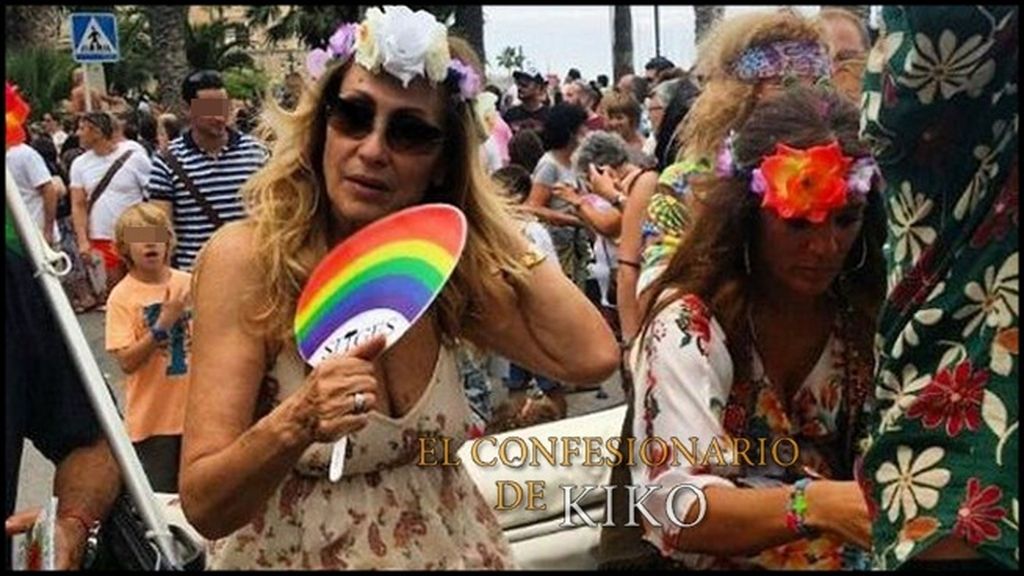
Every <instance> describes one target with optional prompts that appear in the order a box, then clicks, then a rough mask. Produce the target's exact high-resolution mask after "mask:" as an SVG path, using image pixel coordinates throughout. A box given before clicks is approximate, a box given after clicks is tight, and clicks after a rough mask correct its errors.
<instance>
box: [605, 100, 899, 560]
mask: <svg viewBox="0 0 1024 576" xmlns="http://www.w3.org/2000/svg"><path fill="white" fill-rule="evenodd" d="M692 185H693V196H694V202H693V206H694V208H695V210H694V212H693V215H692V216H693V219H692V221H691V222H690V223H689V226H688V228H687V230H686V231H685V233H684V234H683V236H682V238H681V241H680V245H679V248H678V250H677V251H676V253H675V255H674V256H673V258H672V260H671V261H670V263H669V265H668V267H667V269H666V270H665V272H664V274H662V275H661V277H660V278H659V279H658V280H657V281H656V282H655V284H654V285H653V287H652V288H651V290H652V292H653V294H654V300H653V302H654V304H653V305H652V306H651V307H650V308H649V309H648V310H646V311H645V314H644V321H643V325H642V328H641V332H640V336H639V337H638V339H637V341H636V342H635V343H634V346H633V348H632V350H631V351H630V364H631V368H632V370H633V376H634V383H635V384H634V386H635V389H634V391H633V398H632V402H633V406H635V415H633V417H632V418H633V419H632V432H633V435H634V436H635V438H636V444H635V445H636V446H638V447H641V446H643V442H644V440H645V439H648V438H661V439H670V438H680V439H685V440H686V441H688V440H689V439H690V438H696V440H697V446H698V450H701V451H704V450H707V447H708V446H709V445H710V444H711V443H712V442H715V441H717V442H719V443H720V444H721V445H722V446H725V447H726V448H725V451H724V458H721V459H719V460H716V459H715V458H712V459H711V460H710V461H708V462H699V461H698V462H694V463H691V462H688V461H687V460H686V459H685V458H679V459H678V460H677V461H673V459H674V455H673V454H667V455H664V454H657V453H653V452H657V450H652V451H651V452H652V453H648V454H647V456H648V457H647V458H646V459H645V458H642V457H641V458H637V459H636V463H635V464H634V465H633V466H632V467H631V472H632V483H633V484H644V485H655V486H660V487H661V488H660V489H657V490H656V491H655V492H654V493H653V494H652V495H651V496H650V497H649V498H648V500H647V503H646V508H647V509H648V510H650V512H651V514H652V515H653V516H654V518H655V519H656V520H657V521H658V522H659V523H660V527H659V526H654V525H653V524H649V523H646V522H645V523H644V525H643V538H644V540H646V542H647V543H649V544H650V545H652V546H653V547H654V548H656V549H657V551H658V552H659V553H660V554H661V556H663V557H665V558H667V559H670V560H671V561H673V562H675V563H680V564H682V565H684V566H685V567H688V568H708V567H732V568H770V569H799V568H811V569H827V570H834V569H840V568H849V567H857V566H858V565H859V564H858V563H859V562H861V561H863V560H864V558H865V557H866V556H865V554H864V553H863V550H865V549H866V548H867V547H868V546H869V539H870V538H869V533H868V511H867V506H866V505H865V502H864V499H863V498H862V497H861V495H860V491H859V488H858V486H857V484H856V482H855V481H853V470H854V460H855V457H856V454H857V448H858V440H859V439H860V437H861V436H862V434H863V429H862V426H863V420H864V416H865V415H866V407H865V401H866V398H867V397H868V396H869V395H870V390H869V388H868V385H869V384H870V376H871V368H872V355H871V344H872V333H873V329H874V318H875V315H876V313H877V311H878V308H879V306H880V305H881V300H882V297H883V294H884V289H885V280H884V267H883V263H882V255H881V239H882V238H883V237H884V214H883V212H882V207H881V204H880V200H879V198H878V194H877V192H876V189H877V187H878V185H879V182H878V178H877V169H876V168H875V166H874V163H873V161H872V160H871V159H870V157H869V156H868V155H867V150H866V148H865V147H864V146H863V145H861V143H860V142H859V141H858V139H857V110H856V108H855V107H854V105H853V104H852V103H849V102H848V101H846V100H845V99H844V98H843V97H841V96H839V95H837V94H835V93H834V92H826V91H823V90H820V89H816V88H802V87H801V88H793V89H792V90H787V91H785V92H784V93H781V94H777V95H773V96H769V97H766V98H765V99H763V100H761V101H760V102H759V103H758V104H757V105H755V107H754V109H753V110H752V111H751V114H750V117H749V119H748V120H747V122H746V123H745V124H743V125H742V126H741V127H740V128H739V129H738V132H737V133H735V134H733V135H732V136H731V137H730V138H728V139H727V141H726V143H725V144H724V145H723V146H722V151H721V154H720V155H719V158H718V163H717V167H716V169H715V171H714V173H713V174H711V175H708V176H706V177H704V178H700V179H693V180H692ZM782 439H789V440H791V441H792V443H787V444H786V446H788V447H789V448H790V450H789V451H788V452H787V451H786V450H781V451H779V452H776V451H775V450H773V451H772V453H771V454H770V455H769V454H767V453H766V452H767V449H766V448H760V447H761V446H771V445H773V443H775V442H777V441H780V440H782ZM726 440H728V441H729V442H731V441H736V442H737V444H736V446H740V445H742V443H743V442H744V441H746V442H749V447H750V449H749V450H747V451H745V453H744V455H740V454H739V452H740V451H742V450H741V449H740V448H735V449H729V448H728V447H729V446H730V444H729V443H728V442H726ZM666 441H668V440H666ZM762 442H763V443H764V444H762ZM648 446H650V447H651V448H657V447H658V443H657V442H653V441H652V442H649V443H648ZM638 450H642V448H638ZM665 457H667V458H668V459H667V461H666V463H665V464H664V465H660V466H659V465H658V463H659V458H665ZM680 484H691V485H694V486H696V487H699V488H700V489H701V490H703V493H704V495H705V497H706V504H707V508H706V515H705V516H704V517H703V519H702V520H700V522H698V523H697V524H696V525H695V526H693V527H688V528H681V527H679V526H678V525H677V523H675V522H673V520H672V518H671V516H670V515H668V514H667V513H666V512H665V510H666V505H669V506H672V509H673V511H674V513H675V515H676V517H677V518H679V519H681V520H683V521H685V522H693V521H694V518H695V517H696V516H697V514H698V506H696V505H695V504H696V503H697V500H696V498H694V497H693V495H692V494H688V493H686V492H684V493H683V494H688V496H683V495H680V497H677V498H675V500H674V501H671V500H667V499H666V496H667V494H668V493H669V491H670V490H671V488H673V487H675V486H678V485H680ZM659 499H660V500H659ZM619 529H621V528H614V529H612V530H619Z"/></svg>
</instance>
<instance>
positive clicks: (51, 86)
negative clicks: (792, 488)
mask: <svg viewBox="0 0 1024 576" xmlns="http://www.w3.org/2000/svg"><path fill="white" fill-rule="evenodd" d="M4 66H5V68H6V69H7V72H6V76H7V79H8V80H10V81H11V82H13V83H14V84H17V85H18V87H19V88H20V89H21V94H22V96H24V97H25V98H26V99H27V100H28V103H29V106H31V107H32V115H31V116H30V119H31V120H38V119H40V118H42V115H43V114H44V113H46V112H53V111H55V110H57V108H58V107H59V104H60V101H61V100H64V99H66V98H69V97H70V96H71V72H72V70H74V69H75V66H76V64H75V61H74V60H72V59H71V53H70V52H68V51H67V50H57V49H55V48H51V47H46V46H43V47H34V48H26V49H22V50H15V51H11V52H7V53H6V54H5V55H4Z"/></svg>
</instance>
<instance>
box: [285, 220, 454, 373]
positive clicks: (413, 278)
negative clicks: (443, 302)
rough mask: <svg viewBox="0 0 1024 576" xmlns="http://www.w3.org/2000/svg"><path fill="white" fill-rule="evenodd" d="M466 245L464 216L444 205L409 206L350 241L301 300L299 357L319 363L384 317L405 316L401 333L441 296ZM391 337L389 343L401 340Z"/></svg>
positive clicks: (325, 262)
mask: <svg viewBox="0 0 1024 576" xmlns="http://www.w3.org/2000/svg"><path fill="white" fill-rule="evenodd" d="M465 244H466V217H465V216H464V215H463V214H462V212H461V211H460V210H459V209H458V208H455V207H454V206H450V205H447V204H425V205H420V206H414V207H411V208H407V209H405V210H402V211H400V212H396V213H394V214H391V215H389V216H386V217H384V218H382V219H380V220H378V221H376V222H373V223H371V224H369V225H368V226H366V227H365V228H363V229H362V230H360V231H359V232H357V233H356V234H354V235H352V236H351V237H349V238H348V239H346V240H345V241H344V242H342V243H341V244H339V245H338V246H337V247H335V248H334V249H333V250H332V251H331V252H330V253H329V254H328V255H327V257H326V258H324V260H323V261H322V262H320V264H319V265H317V267H316V269H315V270H314V271H313V274H312V276H311V277H310V279H309V281H308V282H307V283H306V287H305V289H304V290H303V291H302V295H301V296H300V298H299V302H298V307H297V311H296V315H295V339H296V342H297V343H298V348H299V352H300V354H301V355H302V357H303V358H304V359H305V360H306V361H307V362H310V363H311V364H315V363H317V362H318V361H319V359H322V357H323V356H324V355H326V354H327V353H330V352H333V351H337V349H338V346H335V345H332V342H337V341H338V339H339V338H343V337H346V335H348V336H351V335H352V334H354V333H355V332H358V331H359V330H362V329H365V328H363V327H362V326H360V325H359V322H360V319H361V318H365V317H367V315H369V316H370V317H373V316H374V313H377V314H378V316H377V318H379V313H380V311H385V313H386V314H391V315H394V314H397V315H398V316H400V317H401V318H400V319H398V321H399V322H398V323H399V324H400V326H399V331H401V332H404V330H405V329H407V328H408V327H409V326H411V325H412V324H413V323H415V322H416V320H417V319H419V317H420V316H421V315H422V314H423V313H424V312H425V311H426V310H427V308H429V307H430V304H431V303H432V302H433V301H434V299H435V298H437V296H438V294H440V293H441V290H442V289H443V288H444V285H445V283H446V282H447V281H448V278H449V277H450V276H451V274H452V272H453V271H454V270H455V266H456V264H458V261H459V258H460V257H461V255H462V251H463V248H465ZM353 323H354V324H355V328H353V325H354V324H353ZM343 328H344V330H342V329H343ZM340 332H345V334H341V333H340ZM388 336H389V337H388V344H389V345H390V344H393V343H394V341H395V340H397V338H398V337H399V336H401V334H389V335H388Z"/></svg>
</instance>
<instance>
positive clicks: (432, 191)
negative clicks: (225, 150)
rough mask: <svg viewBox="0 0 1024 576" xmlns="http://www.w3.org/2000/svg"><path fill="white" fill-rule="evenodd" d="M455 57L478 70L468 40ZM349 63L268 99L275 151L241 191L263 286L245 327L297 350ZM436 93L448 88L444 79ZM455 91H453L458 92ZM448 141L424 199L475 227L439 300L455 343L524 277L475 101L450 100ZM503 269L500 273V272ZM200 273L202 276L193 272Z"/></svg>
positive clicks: (250, 300) (323, 247)
mask: <svg viewBox="0 0 1024 576" xmlns="http://www.w3.org/2000/svg"><path fill="white" fill-rule="evenodd" d="M448 45H449V48H450V50H451V54H452V57H453V58H458V59H460V60H462V61H463V62H464V63H467V64H469V65H471V66H473V67H474V68H475V69H476V70H477V71H478V73H481V77H482V76H483V75H482V67H481V66H480V63H479V59H478V58H477V57H476V54H475V53H474V52H473V49H472V48H471V47H470V46H469V44H468V43H466V42H465V41H464V40H462V39H460V38H456V37H449V39H448ZM351 66H353V64H352V61H351V60H350V61H349V62H347V63H345V64H343V65H336V66H335V67H334V68H333V69H330V70H328V72H327V73H325V74H324V75H323V77H322V78H321V79H320V81H319V82H317V83H315V84H312V85H308V86H306V87H305V89H304V90H303V93H302V95H301V97H300V99H299V102H298V105H297V106H296V108H295V110H294V111H293V112H288V111H285V110H283V109H281V108H280V107H278V106H276V105H274V104H271V105H270V107H269V108H268V109H267V110H266V111H265V112H264V115H263V125H264V126H268V127H272V130H273V154H272V155H271V158H270V160H269V161H268V163H267V164H266V166H264V167H263V169H261V170H260V171H259V172H257V173H256V174H255V175H254V176H253V177H252V178H251V179H250V180H249V181H248V182H247V183H246V185H245V186H244V187H243V189H242V195H243V199H244V201H245V203H246V208H247V210H248V213H249V222H250V224H251V226H252V227H253V232H254V235H255V238H254V245H255V246H259V247H260V248H259V250H258V251H257V253H256V263H255V264H256V266H257V268H258V271H259V278H260V280H261V282H260V284H259V285H258V286H256V287H255V289H254V290H251V291H250V292H249V293H246V294H244V295H243V298H244V299H245V300H243V305H244V306H245V313H244V314H245V321H246V322H247V323H248V324H249V325H250V326H249V328H251V329H253V330H255V331H256V332H257V333H259V334H261V335H263V336H264V337H265V338H268V339H271V341H277V342H280V343H281V344H284V345H286V346H289V347H291V348H292V349H294V346H295V343H294V334H293V318H294V316H295V310H296V304H297V301H298V298H299V295H300V293H301V291H302V288H303V287H304V286H305V284H306V281H307V279H308V278H309V276H310V275H311V274H312V271H313V269H314V268H315V267H316V265H317V264H318V263H319V262H320V261H321V260H322V259H323V258H324V256H325V255H326V254H327V252H328V250H329V248H331V246H329V238H330V230H331V220H332V218H333V216H332V214H331V201H330V199H329V198H328V196H327V192H326V190H325V186H324V177H323V174H322V165H323V161H322V157H323V154H324V147H325V143H324V142H325V138H326V131H327V118H326V113H325V109H324V108H325V107H324V94H325V89H328V88H330V89H334V90H337V87H338V86H339V84H340V82H341V79H342V78H343V77H344V75H345V74H346V73H347V72H348V70H349V68H350V67H351ZM438 89H441V90H449V91H451V87H448V86H447V85H439V86H438ZM457 90H458V89H457V88H455V92H456V93H457ZM445 116H446V118H445V122H444V126H445V131H446V134H447V135H448V138H447V139H446V141H445V150H444V151H443V152H442V154H441V156H440V158H441V160H440V161H442V162H450V163H451V164H452V166H450V167H449V170H447V171H446V178H445V181H444V183H442V184H441V185H440V186H438V187H431V188H429V189H428V190H427V192H426V194H425V197H424V199H423V202H424V203H428V202H442V203H447V204H451V205H454V206H456V207H458V208H460V209H461V210H462V211H463V213H465V215H466V219H467V221H468V223H469V230H468V235H467V242H466V249H465V251H464V253H463V256H462V259H461V260H460V261H459V264H458V266H457V267H456V269H455V272H454V273H453V274H452V277H451V279H450V280H449V282H448V284H447V285H446V286H445V288H444V290H443V291H442V293H441V295H440V296H439V297H438V299H437V301H436V302H435V304H434V308H435V310H436V320H437V324H438V329H439V332H440V334H441V338H442V340H444V341H445V342H448V343H450V342H452V341H453V340H454V339H457V338H459V337H460V336H461V334H462V333H463V330H464V327H465V326H466V325H467V323H468V322H467V320H473V319H476V318H478V317H479V313H480V309H479V305H480V303H481V302H483V301H484V300H485V299H486V298H487V296H488V295H489V294H494V293H496V292H497V291H498V290H499V289H500V283H501V282H502V281H503V277H504V278H507V279H509V280H510V281H512V282H513V283H515V282H518V281H520V280H521V279H522V277H523V276H524V275H525V272H526V269H525V266H524V265H523V264H522V263H521V261H520V259H519V256H520V255H519V254H512V253H511V251H510V249H509V247H510V246H513V245H515V244H514V242H513V235H514V234H515V230H516V229H515V227H514V226H513V225H512V224H511V223H510V219H509V214H508V212H507V208H506V205H505V203H504V202H503V201H502V200H501V197H500V192H499V189H498V187H497V185H496V184H495V183H494V182H493V181H492V180H491V179H490V178H489V177H488V176H487V174H486V172H485V171H484V168H483V166H482V165H481V164H480V159H479V152H478V150H479V146H480V139H479V129H478V127H477V125H476V117H475V114H474V112H473V107H472V102H463V101H461V100H459V99H457V98H455V97H453V98H451V99H449V100H448V104H447V105H446V106H445ZM499 272H500V273H499ZM197 275H198V274H197Z"/></svg>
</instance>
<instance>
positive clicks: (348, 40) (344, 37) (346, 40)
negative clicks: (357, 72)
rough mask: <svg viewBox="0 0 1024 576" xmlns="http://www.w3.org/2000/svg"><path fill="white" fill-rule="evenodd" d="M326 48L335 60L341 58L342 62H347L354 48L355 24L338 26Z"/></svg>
mask: <svg viewBox="0 0 1024 576" xmlns="http://www.w3.org/2000/svg"><path fill="white" fill-rule="evenodd" d="M327 47H328V49H329V50H330V51H331V54H332V55H333V56H334V57H335V58H341V61H342V62H344V61H345V60H348V58H349V56H351V55H352V52H354V51H355V47H356V24H352V23H348V24H342V25H341V26H338V29H337V30H336V31H335V32H334V34H332V35H331V37H330V39H329V40H328V41H327Z"/></svg>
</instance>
